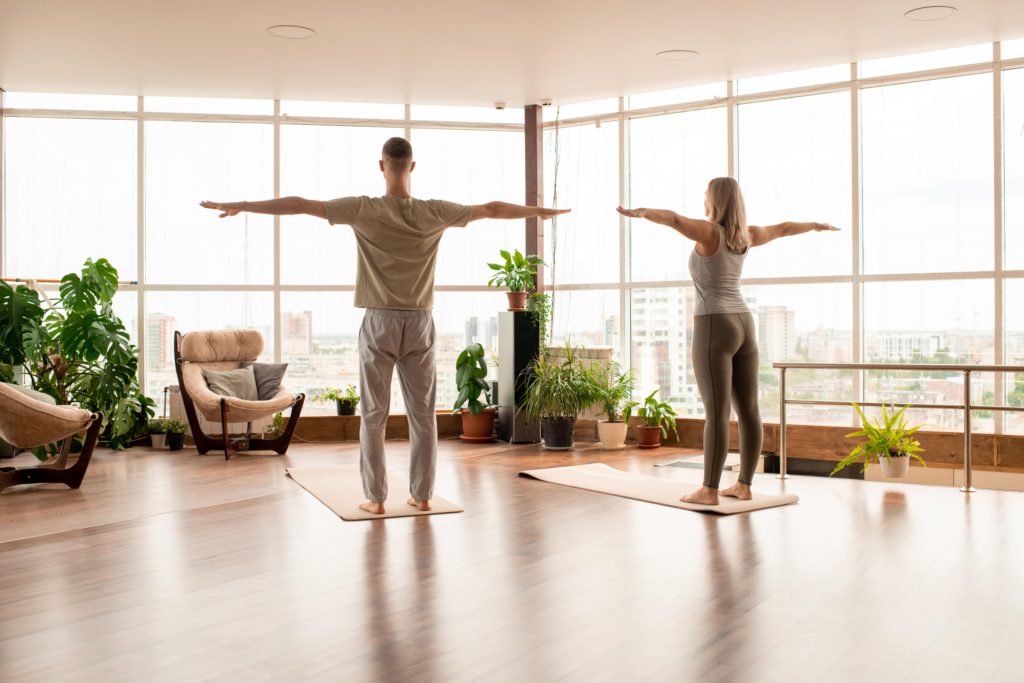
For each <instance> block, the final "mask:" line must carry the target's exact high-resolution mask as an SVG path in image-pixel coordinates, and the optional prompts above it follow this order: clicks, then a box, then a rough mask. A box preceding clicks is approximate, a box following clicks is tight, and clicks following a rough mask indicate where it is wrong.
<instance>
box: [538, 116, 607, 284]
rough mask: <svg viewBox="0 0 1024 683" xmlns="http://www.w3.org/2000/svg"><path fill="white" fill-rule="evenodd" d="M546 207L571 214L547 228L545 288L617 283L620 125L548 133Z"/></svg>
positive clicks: (545, 137) (545, 164) (546, 142)
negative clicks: (567, 210)
mask: <svg viewBox="0 0 1024 683" xmlns="http://www.w3.org/2000/svg"><path fill="white" fill-rule="evenodd" d="M556 192H557V197H556V194H555V193H556ZM544 203H545V204H547V205H548V206H552V205H554V204H555V203H557V204H558V207H559V208H566V209H572V213H567V214H564V215H562V216H556V217H555V218H553V219H552V220H549V221H545V223H544V260H545V261H546V262H547V264H548V271H547V275H546V276H545V281H544V282H545V285H551V284H577V283H595V282H618V280H619V214H618V213H616V211H615V207H616V206H618V204H619V126H618V124H617V123H616V122H614V121H609V122H605V123H604V124H602V125H601V126H600V127H598V126H593V125H584V126H572V127H567V128H566V127H560V128H559V130H558V131H555V130H554V129H553V128H549V129H547V130H546V131H545V133H544Z"/></svg>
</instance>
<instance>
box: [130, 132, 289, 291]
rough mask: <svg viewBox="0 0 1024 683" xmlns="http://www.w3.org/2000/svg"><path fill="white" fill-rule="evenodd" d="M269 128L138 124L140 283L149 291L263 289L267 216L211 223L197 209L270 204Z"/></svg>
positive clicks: (214, 216)
mask: <svg viewBox="0 0 1024 683" xmlns="http://www.w3.org/2000/svg"><path fill="white" fill-rule="evenodd" d="M273 143H274V131H273V126H271V125H263V124H248V123H182V122H169V121H153V122H149V123H147V124H146V277H147V280H148V281H149V282H151V283H173V284H188V283H194V284H211V283H217V284H259V283H264V284H270V283H272V282H273V278H274V271H273V262H274V253H273V248H274V231H273V226H274V220H273V217H272V216H268V215H259V214H252V213H243V214H239V215H238V216H234V217H231V218H218V212H216V211H211V210H209V209H204V208H202V207H200V206H199V202H200V201H202V200H204V199H209V200H212V201H226V202H232V201H243V200H260V199H270V198H272V197H273V196H274V147H273Z"/></svg>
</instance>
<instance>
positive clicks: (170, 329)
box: [145, 292, 274, 405]
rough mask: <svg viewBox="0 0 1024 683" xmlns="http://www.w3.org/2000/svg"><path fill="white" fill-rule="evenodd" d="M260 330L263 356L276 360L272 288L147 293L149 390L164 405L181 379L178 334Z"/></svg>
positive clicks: (147, 382) (265, 360)
mask: <svg viewBox="0 0 1024 683" xmlns="http://www.w3.org/2000/svg"><path fill="white" fill-rule="evenodd" d="M227 329H256V330H259V331H260V333H261V334H262V335H263V354H262V355H261V356H260V358H259V360H260V361H262V362H273V359H274V296H273V294H272V293H271V292H148V293H147V294H146V329H145V334H146V394H147V395H148V396H150V397H151V398H153V399H155V400H156V401H157V405H162V404H163V391H164V387H166V386H170V385H172V384H177V383H178V378H177V376H176V374H175V369H174V332H175V331H178V332H181V333H182V334H184V333H186V332H194V331H196V330H227Z"/></svg>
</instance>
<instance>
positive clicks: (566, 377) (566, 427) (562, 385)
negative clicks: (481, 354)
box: [523, 346, 597, 450]
mask: <svg viewBox="0 0 1024 683" xmlns="http://www.w3.org/2000/svg"><path fill="white" fill-rule="evenodd" d="M565 354H566V357H565V360H564V361H562V362H553V361H552V360H551V359H550V358H549V357H548V355H547V354H541V355H540V356H539V357H537V358H535V359H534V360H532V361H531V362H530V364H529V365H527V366H526V369H525V370H524V371H523V372H524V373H525V374H526V398H525V400H524V401H523V411H524V412H525V413H526V414H527V415H529V416H530V417H536V418H540V431H541V437H542V438H543V440H544V448H547V449H550V450H567V449H569V448H572V446H573V431H574V430H575V428H576V416H577V415H578V414H579V412H580V411H581V410H583V409H584V408H586V407H588V406H591V405H593V404H594V403H595V402H596V401H597V391H596V389H595V387H594V382H593V379H592V377H591V373H590V372H588V371H587V369H586V368H584V367H583V364H582V363H581V362H580V360H579V359H578V358H577V357H576V354H575V353H573V351H572V349H571V348H569V347H568V346H566V349H565Z"/></svg>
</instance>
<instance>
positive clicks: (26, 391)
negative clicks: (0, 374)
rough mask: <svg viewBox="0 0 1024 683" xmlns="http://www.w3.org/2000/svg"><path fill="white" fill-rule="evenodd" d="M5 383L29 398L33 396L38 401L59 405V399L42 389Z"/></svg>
mask: <svg viewBox="0 0 1024 683" xmlns="http://www.w3.org/2000/svg"><path fill="white" fill-rule="evenodd" d="M4 384H6V385H7V386H9V387H10V388H11V389H14V390H15V391H17V392H18V393H20V394H22V395H24V396H28V397H29V398H33V399H35V400H37V401H42V402H43V403H48V404H49V405H51V406H55V405H57V399H55V398H54V397H53V396H50V395H49V394H44V393H43V392H41V391H36V390H35V389H30V388H29V387H26V386H22V385H21V384H11V383H10V382H5V383H4Z"/></svg>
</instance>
